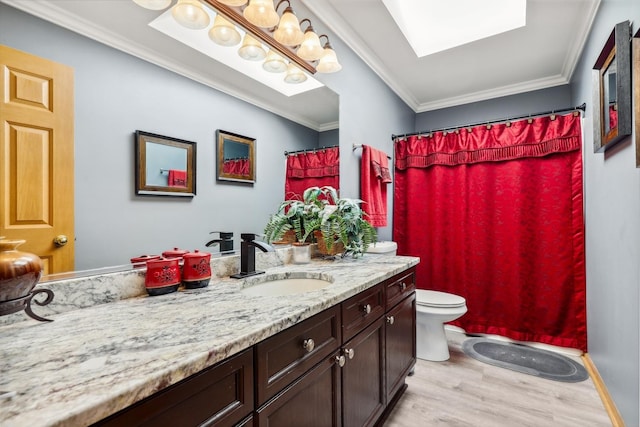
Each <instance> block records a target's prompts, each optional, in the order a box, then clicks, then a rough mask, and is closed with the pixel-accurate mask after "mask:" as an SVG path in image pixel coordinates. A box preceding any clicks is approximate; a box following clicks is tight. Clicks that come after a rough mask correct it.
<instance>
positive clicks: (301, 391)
mask: <svg viewBox="0 0 640 427" xmlns="http://www.w3.org/2000/svg"><path fill="white" fill-rule="evenodd" d="M337 358H339V351H336V352H334V353H333V354H332V355H330V356H329V357H327V358H325V359H324V360H323V361H322V362H320V363H319V364H318V365H316V366H315V367H314V368H313V369H311V370H310V371H309V372H307V373H306V374H305V375H303V376H302V377H300V379H298V380H297V381H296V382H294V383H293V384H291V385H290V386H289V387H287V388H286V389H285V390H284V391H283V392H282V393H280V394H278V395H277V396H275V397H274V398H273V399H271V400H270V401H269V402H267V403H266V404H265V405H264V406H263V407H261V408H260V409H258V411H257V423H256V424H255V425H256V426H257V427H306V426H322V427H339V426H341V425H342V415H341V406H340V405H341V401H340V394H341V385H340V369H341V368H340V365H339V363H338V360H337ZM254 420H255V418H254Z"/></svg>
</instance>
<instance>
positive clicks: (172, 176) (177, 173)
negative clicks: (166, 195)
mask: <svg viewBox="0 0 640 427" xmlns="http://www.w3.org/2000/svg"><path fill="white" fill-rule="evenodd" d="M168 181H169V187H186V186H187V171H181V170H176V169H169V179H168Z"/></svg>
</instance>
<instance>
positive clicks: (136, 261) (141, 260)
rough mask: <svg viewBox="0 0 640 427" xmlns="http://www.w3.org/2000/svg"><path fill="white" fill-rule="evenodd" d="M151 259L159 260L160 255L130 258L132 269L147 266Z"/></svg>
mask: <svg viewBox="0 0 640 427" xmlns="http://www.w3.org/2000/svg"><path fill="white" fill-rule="evenodd" d="M152 259H160V255H140V256H137V257H133V258H131V260H130V261H131V264H133V266H134V267H144V266H145V265H147V261H150V260H152Z"/></svg>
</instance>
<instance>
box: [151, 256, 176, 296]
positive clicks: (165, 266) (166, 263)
mask: <svg viewBox="0 0 640 427" xmlns="http://www.w3.org/2000/svg"><path fill="white" fill-rule="evenodd" d="M144 286H145V288H147V293H148V294H149V295H151V296H156V295H164V294H168V293H170V292H175V291H177V290H178V286H180V265H179V263H178V258H170V259H165V258H158V259H152V260H149V261H147V274H146V275H145V277H144Z"/></svg>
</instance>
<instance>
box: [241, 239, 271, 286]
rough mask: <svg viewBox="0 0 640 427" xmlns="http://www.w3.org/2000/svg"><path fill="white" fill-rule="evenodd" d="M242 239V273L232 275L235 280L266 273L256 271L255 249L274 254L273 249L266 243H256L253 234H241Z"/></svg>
mask: <svg viewBox="0 0 640 427" xmlns="http://www.w3.org/2000/svg"><path fill="white" fill-rule="evenodd" d="M240 238H241V239H242V242H240V273H238V274H232V275H231V277H233V278H234V279H243V278H245V277H248V276H255V275H256V274H262V273H264V271H256V251H255V248H258V249H260V250H261V251H262V252H273V248H272V247H271V246H269V245H268V244H266V243H265V242H257V241H255V238H256V235H255V234H253V233H241V234H240Z"/></svg>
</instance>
